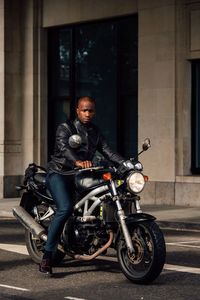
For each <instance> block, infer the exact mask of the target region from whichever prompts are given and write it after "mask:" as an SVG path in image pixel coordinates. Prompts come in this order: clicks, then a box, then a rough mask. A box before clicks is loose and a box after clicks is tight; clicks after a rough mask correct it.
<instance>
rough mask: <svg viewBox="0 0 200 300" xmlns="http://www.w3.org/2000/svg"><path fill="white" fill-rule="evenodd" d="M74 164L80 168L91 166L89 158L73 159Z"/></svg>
mask: <svg viewBox="0 0 200 300" xmlns="http://www.w3.org/2000/svg"><path fill="white" fill-rule="evenodd" d="M75 166H76V167H79V168H82V169H85V168H90V167H92V162H91V161H90V160H85V161H82V160H76V161H75Z"/></svg>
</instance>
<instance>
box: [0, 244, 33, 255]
mask: <svg viewBox="0 0 200 300" xmlns="http://www.w3.org/2000/svg"><path fill="white" fill-rule="evenodd" d="M0 249H1V250H6V251H10V252H15V253H19V254H24V255H28V251H27V249H26V246H24V245H16V244H0Z"/></svg>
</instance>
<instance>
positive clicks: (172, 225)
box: [156, 221, 200, 232]
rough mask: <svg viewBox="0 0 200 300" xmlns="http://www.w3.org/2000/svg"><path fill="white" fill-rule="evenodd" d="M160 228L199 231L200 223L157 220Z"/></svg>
mask: <svg viewBox="0 0 200 300" xmlns="http://www.w3.org/2000/svg"><path fill="white" fill-rule="evenodd" d="M156 223H157V224H158V225H159V227H160V228H161V229H172V230H180V231H181V230H182V231H195V232H200V225H199V224H196V223H186V222H173V221H157V222H156Z"/></svg>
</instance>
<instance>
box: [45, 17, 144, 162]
mask: <svg viewBox="0 0 200 300" xmlns="http://www.w3.org/2000/svg"><path fill="white" fill-rule="evenodd" d="M137 32H138V30H137V16H136V15H134V16H130V17H126V18H121V19H112V20H108V21H101V22H96V23H91V22H90V23H85V24H78V25H73V26H67V27H61V28H53V29H50V30H49V60H48V70H49V95H48V97H49V112H48V117H49V122H48V132H49V135H48V137H49V140H48V147H49V154H50V153H52V151H53V144H54V137H55V130H56V127H57V125H58V124H59V123H60V122H64V121H65V119H66V118H74V117H75V103H76V101H77V99H78V98H79V97H80V96H84V95H88V96H91V97H93V98H95V100H96V104H97V114H96V117H95V123H96V124H97V125H98V127H99V128H100V129H101V130H102V132H103V133H104V135H105V136H106V138H107V140H108V142H109V144H110V146H111V147H112V148H113V149H115V150H117V151H119V152H120V153H121V154H123V155H124V156H126V157H127V158H128V157H131V156H133V155H135V153H136V152H137V86H138V57H137V53H138V45H137V40H138V37H137Z"/></svg>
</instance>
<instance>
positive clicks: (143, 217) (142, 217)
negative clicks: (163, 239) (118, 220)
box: [126, 213, 156, 225]
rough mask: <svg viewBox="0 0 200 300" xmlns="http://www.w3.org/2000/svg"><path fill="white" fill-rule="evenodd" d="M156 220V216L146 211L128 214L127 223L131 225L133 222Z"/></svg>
mask: <svg viewBox="0 0 200 300" xmlns="http://www.w3.org/2000/svg"><path fill="white" fill-rule="evenodd" d="M154 220H156V218H155V217H154V216H152V215H149V214H146V213H137V214H130V215H128V216H127V218H126V224H127V225H129V224H133V223H139V222H148V221H154Z"/></svg>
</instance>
